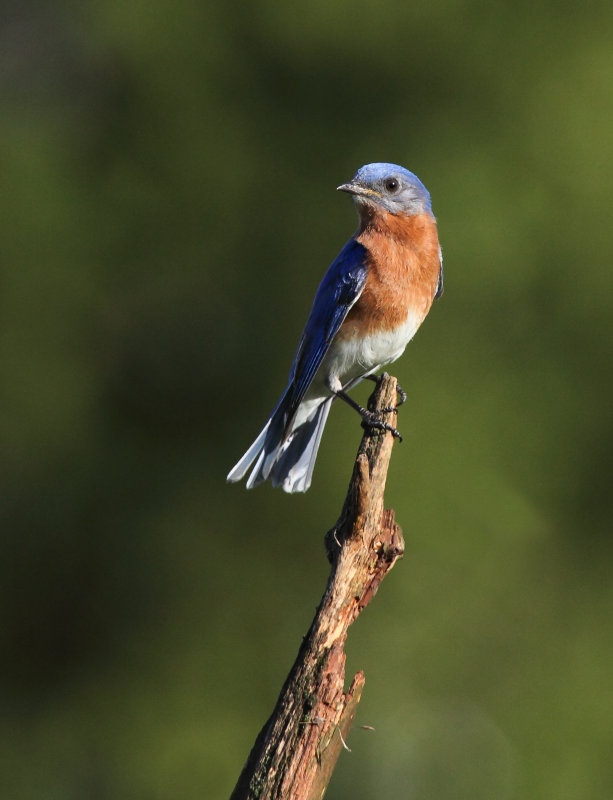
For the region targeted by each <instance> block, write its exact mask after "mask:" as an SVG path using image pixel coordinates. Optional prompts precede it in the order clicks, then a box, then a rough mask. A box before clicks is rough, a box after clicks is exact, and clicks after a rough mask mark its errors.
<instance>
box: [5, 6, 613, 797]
mask: <svg viewBox="0 0 613 800" xmlns="http://www.w3.org/2000/svg"><path fill="white" fill-rule="evenodd" d="M3 17H4V23H3V26H2V29H1V31H0V37H1V44H2V46H1V47H0V62H1V63H2V67H3V68H2V70H1V71H0V93H1V96H2V108H3V113H2V115H1V117H0V162H1V164H2V176H3V180H2V185H3V192H2V193H1V194H0V241H1V242H2V245H1V247H2V253H3V257H2V272H1V277H0V281H1V282H0V307H1V316H0V325H1V329H2V335H1V337H0V387H1V388H0V397H1V398H2V400H1V405H0V407H1V409H2V413H1V414H0V439H1V443H2V446H1V451H0V481H1V487H0V525H1V537H2V556H1V558H0V586H1V592H2V597H1V598H0V600H1V602H0V609H1V618H0V622H1V624H0V647H1V652H2V672H3V681H2V695H1V696H2V709H3V711H2V715H1V716H0V736H1V738H2V753H3V759H2V762H3V763H2V769H0V794H1V796H2V797H6V798H9V797H10V798H11V800H34V799H36V800H38V798H41V799H42V798H48V797H57V798H65V799H66V800H72V798H74V799H75V800H77V798H78V800H82V798H92V800H106V798H109V799H110V798H112V799H113V800H119V799H120V798H159V799H160V800H161V799H162V798H169V797H181V798H183V799H184V800H190V799H191V798H194V800H195V799H196V798H217V797H219V798H223V797H226V796H227V795H228V794H229V792H230V790H231V788H232V786H233V785H234V781H235V779H236V777H237V775H238V772H239V770H240V767H241V765H242V763H243V761H244V759H245V757H246V755H247V752H248V750H249V747H250V746H251V743H252V741H253V739H254V737H255V735H256V733H257V731H258V730H259V727H260V726H261V724H262V723H263V721H264V720H265V718H266V716H267V714H268V713H269V712H270V710H271V708H272V705H273V703H274V700H275V698H276V695H277V692H278V691H279V689H280V686H281V683H282V680H283V678H284V676H285V674H286V671H287V669H288V667H289V665H290V664H291V662H292V660H293V658H294V655H295V652H296V650H297V647H298V644H299V642H300V637H301V636H302V634H303V633H304V632H305V631H306V628H307V626H308V623H309V621H310V618H311V616H312V612H313V609H314V606H315V604H316V603H317V601H318V599H319V596H320V593H321V590H322V589H323V585H324V581H325V577H326V573H327V570H326V563H325V559H324V555H323V546H322V536H323V534H324V532H325V530H326V529H327V528H328V527H329V526H330V525H331V524H332V522H333V521H334V520H335V518H336V514H337V513H338V511H339V509H340V505H341V502H342V499H343V496H344V492H345V489H346V484H347V481H348V477H349V473H350V469H351V464H352V459H353V455H354V452H355V449H356V447H357V443H358V441H359V437H360V429H359V425H358V424H357V422H356V418H355V416H354V415H353V414H352V412H351V411H350V410H349V409H345V408H335V409H334V410H333V413H332V415H331V419H330V423H329V426H328V430H327V431H326V434H325V437H324V443H323V446H322V450H321V453H320V458H319V461H318V465H317V469H316V473H315V479H314V484H313V487H312V489H311V490H310V491H309V492H308V493H307V494H306V495H305V496H297V497H286V496H285V495H283V494H282V493H280V492H275V491H273V490H271V489H270V488H269V487H263V488H260V489H258V490H257V491H255V492H251V493H247V492H246V491H245V490H244V489H243V488H242V487H237V486H226V485H225V482H224V478H225V474H226V472H227V470H228V469H229V467H230V466H231V465H232V464H233V462H234V461H235V460H236V458H237V457H238V456H239V455H240V454H241V453H242V451H243V450H244V449H245V448H246V446H247V445H248V444H249V442H250V441H251V439H252V437H253V436H255V434H256V433H257V431H258V430H259V426H261V425H262V424H263V422H264V420H265V418H266V415H267V413H268V412H269V410H270V409H271V407H272V405H273V404H274V402H275V401H276V399H277V395H278V394H279V392H280V390H281V388H282V387H283V385H284V381H285V377H286V374H287V370H288V367H289V363H290V360H291V357H292V355H293V350H294V346H295V344H296V342H297V339H298V336H299V333H300V330H301V328H302V325H303V323H304V320H305V318H306V315H307V313H308V309H309V306H310V301H311V298H312V295H313V292H314V289H315V287H316V285H317V283H318V281H319V279H320V277H321V275H322V274H323V271H324V270H325V268H326V266H327V265H328V264H329V262H330V261H331V260H332V258H333V257H334V255H335V254H336V252H337V251H338V249H340V247H341V246H342V244H343V243H344V241H345V240H346V238H347V237H348V236H349V235H350V233H351V231H352V230H353V228H354V226H355V216H354V212H353V210H352V208H351V206H350V203H349V201H348V200H347V198H346V197H344V196H343V197H341V196H340V195H336V194H335V192H334V187H335V186H336V185H337V184H339V183H341V182H343V181H345V180H347V179H348V178H349V177H350V176H351V175H352V173H353V172H354V170H355V169H356V168H357V167H358V166H360V165H361V164H363V163H366V162H368V161H378V160H386V161H395V162H398V163H401V164H404V165H406V166H408V167H409V168H411V169H413V170H414V171H415V172H417V174H419V175H420V177H421V178H422V179H423V180H424V182H425V183H426V185H427V186H428V187H429V189H430V191H431V193H432V196H433V203H434V209H435V212H436V213H437V216H438V218H439V225H440V232H441V239H442V242H443V247H444V252H445V259H446V293H445V295H444V298H443V299H442V300H441V301H440V303H437V304H436V306H435V308H434V309H433V312H432V314H431V316H430V318H429V319H428V320H427V322H426V324H425V325H424V328H423V329H422V331H420V333H419V335H418V336H417V338H416V340H415V342H413V343H412V344H411V345H410V347H409V349H408V351H407V353H406V354H405V357H404V358H403V359H402V361H400V362H399V363H398V364H397V365H396V366H395V367H394V373H395V374H397V376H398V378H399V380H400V382H401V384H402V385H404V387H405V388H406V389H407V391H408V394H409V401H408V403H407V405H406V406H405V408H404V409H403V412H402V416H401V419H400V427H401V428H402V430H403V433H404V434H405V441H404V443H403V444H402V445H401V446H399V447H398V448H397V449H396V452H395V454H394V457H393V460H392V468H391V472H390V478H389V486H388V502H389V504H390V505H393V506H394V507H395V509H396V512H397V516H398V519H399V521H400V523H401V524H402V525H403V527H404V530H405V535H406V539H407V555H406V558H405V560H404V562H402V563H400V564H399V565H398V566H397V567H396V569H395V570H394V572H393V573H392V575H391V576H390V577H389V578H388V579H387V580H386V583H385V585H384V587H383V590H382V591H381V593H380V594H379V595H378V597H377V599H376V602H375V603H374V604H373V606H372V607H371V608H369V609H368V610H367V612H366V613H365V614H364V616H363V618H361V619H360V620H359V622H358V623H357V624H356V626H355V629H354V630H352V632H351V635H350V642H349V651H350V652H349V669H350V670H356V669H359V668H364V669H365V670H366V676H367V685H366V690H365V695H364V699H363V701H362V704H361V708H360V711H359V715H358V721H357V725H359V724H369V725H372V726H374V727H375V728H376V731H375V732H374V733H373V732H367V731H364V730H360V729H359V727H357V726H356V728H355V730H354V731H353V732H352V734H351V737H350V741H349V744H350V746H351V747H352V750H353V752H352V753H351V754H349V753H343V755H342V757H341V761H340V763H339V767H338V769H337V772H336V774H335V776H334V778H333V781H332V784H331V786H330V790H329V797H330V798H331V800H334V798H341V797H349V796H350V797H352V798H355V799H356V800H362V799H363V800H366V798H373V797H377V798H400V797H403V798H404V797H407V798H412V800H434V799H435V798H436V800H446V798H449V799H450V800H462V799H463V798H467V799H468V798H470V799H471V800H479V798H484V800H485V798H488V799H490V798H497V799H498V798H500V799H502V800H505V799H506V798H509V799H510V798H513V799H515V798H517V799H519V798H522V800H523V799H524V798H525V799H526V800H549V798H552V797H555V798H557V799H558V800H565V799H566V798H568V800H600V799H602V800H605V799H606V800H608V798H610V797H611V796H613V768H612V766H611V757H610V752H611V748H612V747H613V734H612V733H611V722H610V720H611V714H612V711H613V682H612V680H611V664H612V663H613V637H612V634H611V629H612V626H611V619H612V617H613V586H612V584H611V580H610V574H611V568H610V565H611V557H612V555H613V549H612V544H611V538H610V536H611V519H612V492H611V489H610V482H611V474H612V471H613V415H612V413H611V389H612V383H613V381H612V375H611V365H612V363H613V316H612V313H611V297H612V295H613V279H612V269H611V263H612V261H613V226H612V225H611V222H610V219H609V217H610V214H611V207H612V205H613V189H612V187H613V158H612V155H613V154H612V145H611V141H612V136H611V131H613V48H611V37H612V34H613V29H612V27H613V26H612V22H613V19H612V18H613V9H612V7H611V4H610V2H604V1H603V2H597V1H596V0H592V1H590V2H587V3H583V4H580V5H577V4H566V3H562V2H546V1H544V2H540V3H537V4H534V3H527V2H521V1H520V2H510V0H499V2H492V3H487V4H484V3H477V2H470V1H469V2H464V3H455V2H452V0H440V1H439V2H430V3H406V2H400V1H399V0H382V2H380V3H376V4H375V3H367V2H360V0H358V1H357V2H356V0H352V2H348V0H326V2H322V1H321V0H318V1H317V2H313V3H309V4H306V3H300V4H298V5H296V4H292V3H274V2H270V0H261V1H260V2H246V3H243V4H240V5H239V6H233V5H232V4H227V3H220V2H205V3H199V2H194V0H173V1H172V2H170V0H153V2H149V3H144V2H139V0H134V1H133V2H129V3H125V2H118V0H90V2H87V3H69V2H58V3H54V4H46V3H43V2H37V0H20V2H19V3H17V2H10V0H9V2H6V3H5V4H4V7H3ZM356 393H357V395H358V396H359V397H362V398H363V397H364V396H365V390H357V392H356Z"/></svg>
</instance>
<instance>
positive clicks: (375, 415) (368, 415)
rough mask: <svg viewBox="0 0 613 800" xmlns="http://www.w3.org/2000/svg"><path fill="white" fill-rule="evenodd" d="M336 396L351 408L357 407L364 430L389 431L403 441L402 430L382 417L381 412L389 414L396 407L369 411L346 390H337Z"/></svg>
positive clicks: (395, 437)
mask: <svg viewBox="0 0 613 800" xmlns="http://www.w3.org/2000/svg"><path fill="white" fill-rule="evenodd" d="M336 396H337V397H340V399H341V400H344V401H345V402H346V403H347V404H348V405H350V406H351V408H353V409H355V410H356V411H357V412H358V414H359V415H360V416H361V417H362V427H363V428H364V430H372V429H376V430H381V431H389V432H390V433H391V434H392V436H393V437H394V439H398V441H399V442H401V441H402V436H401V434H400V431H399V430H397V429H396V428H394V426H393V425H390V424H389V422H385V421H384V420H383V419H382V418H381V414H386V413H387V414H389V413H390V412H392V411H395V410H396V409H395V408H382V409H380V410H378V411H369V410H368V409H367V408H363V407H362V406H361V405H360V404H359V403H356V401H355V400H354V399H353V398H351V397H349V395H348V394H345V392H342V391H338V392H336Z"/></svg>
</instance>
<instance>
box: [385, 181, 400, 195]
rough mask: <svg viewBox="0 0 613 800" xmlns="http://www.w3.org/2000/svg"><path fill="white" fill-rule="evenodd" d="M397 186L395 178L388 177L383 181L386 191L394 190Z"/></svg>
mask: <svg viewBox="0 0 613 800" xmlns="http://www.w3.org/2000/svg"><path fill="white" fill-rule="evenodd" d="M398 186H399V184H398V181H397V180H396V178H388V179H387V180H386V181H385V188H386V189H387V191H388V192H395V191H396V190H397V189H398Z"/></svg>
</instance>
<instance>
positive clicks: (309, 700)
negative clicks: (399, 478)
mask: <svg viewBox="0 0 613 800" xmlns="http://www.w3.org/2000/svg"><path fill="white" fill-rule="evenodd" d="M395 405H396V379H395V378H392V377H389V376H384V378H383V380H382V381H380V383H379V384H378V385H377V388H376V389H375V391H374V393H373V395H372V396H371V398H370V400H369V408H370V409H371V410H376V411H380V410H381V409H386V408H389V407H391V406H395ZM383 418H384V419H386V421H388V422H389V423H391V424H392V425H394V424H395V422H396V412H395V411H386V412H384V413H383ZM392 447H393V437H392V434H391V433H389V432H382V431H377V430H374V431H373V430H367V431H366V432H365V434H364V436H363V438H362V442H361V444H360V448H359V450H358V455H357V458H356V462H355V466H354V469H353V476H352V478H351V483H350V484H349V491H348V493H347V498H346V500H345V503H344V506H343V510H342V512H341V515H340V517H339V519H338V521H337V523H336V525H335V526H334V528H332V530H330V531H328V533H327V534H326V549H327V553H328V558H329V560H330V562H331V565H332V568H331V571H330V576H329V578H328V584H327V586H326V591H325V592H324V595H323V597H322V600H321V603H320V604H319V607H318V609H317V612H316V614H315V619H314V620H313V622H312V624H311V627H310V629H309V632H308V633H307V635H306V636H305V638H304V640H303V642H302V646H301V647H300V651H299V653H298V656H297V658H296V661H295V663H294V666H293V667H292V669H291V672H290V674H289V675H288V677H287V680H286V681H285V685H284V686H283V689H282V690H281V694H280V696H279V699H278V701H277V704H276V706H275V709H274V711H273V713H272V715H271V717H270V719H269V720H268V722H267V723H266V724H265V725H264V727H263V728H262V730H261V731H260V734H259V735H258V737H257V739H256V741H255V744H254V746H253V749H252V750H251V753H250V755H249V758H248V759H247V763H246V764H245V766H244V768H243V771H242V773H241V775H240V777H239V779H238V783H237V784H236V787H235V789H234V791H233V792H232V796H231V798H230V800H320V798H321V797H323V795H324V792H325V790H326V787H327V785H328V783H329V781H330V778H331V776H332V771H333V770H334V767H335V765H336V760H337V758H338V756H339V753H340V751H341V749H342V748H343V746H346V745H345V740H346V738H347V733H348V731H349V728H350V726H351V723H352V722H353V718H354V715H355V712H356V707H357V704H358V703H359V701H360V696H361V693H362V689H363V687H364V674H363V673H362V672H358V673H357V675H356V676H355V677H354V678H353V681H352V682H351V686H350V687H349V690H348V691H347V692H345V691H344V686H345V658H346V657H345V652H344V645H345V639H346V638H347V630H348V628H349V626H350V625H351V623H352V622H353V621H354V620H355V619H356V618H357V616H358V614H359V613H360V612H361V611H362V609H363V608H364V607H365V606H366V605H368V603H369V602H370V601H371V600H372V598H373V596H374V595H375V593H376V591H377V589H378V588H379V584H380V583H381V581H382V580H383V578H384V577H385V575H386V574H387V573H388V572H389V570H390V569H391V568H392V567H393V566H394V563H395V561H396V559H397V558H399V557H400V556H402V553H403V551H404V541H403V538H402V532H401V530H400V528H399V527H398V526H397V525H396V523H395V521H394V512H393V511H391V510H390V511H386V510H385V509H384V506H383V493H384V490H385V481H386V478H387V470H388V466H389V460H390V456H391V453H392Z"/></svg>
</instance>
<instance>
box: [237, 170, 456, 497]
mask: <svg viewBox="0 0 613 800" xmlns="http://www.w3.org/2000/svg"><path fill="white" fill-rule="evenodd" d="M338 189H339V190H340V191H342V192H348V193H349V194H351V195H352V197H353V200H354V202H355V205H356V207H357V211H358V214H359V217H360V224H359V227H358V230H357V231H356V233H355V234H354V236H353V237H352V238H351V239H349V241H348V242H347V244H346V245H345V246H344V248H343V249H342V250H341V252H340V253H339V255H338V257H337V258H336V260H335V261H334V262H333V264H332V266H331V267H330V268H329V269H328V271H327V272H326V274H325V275H324V278H323V280H322V282H321V284H320V286H319V289H318V290H317V294H316V295H315V300H314V302H313V307H312V308H311V313H310V315H309V318H308V320H307V323H306V327H305V329H304V332H303V334H302V337H301V339H300V342H299V344H298V350H297V351H296V355H295V356H294V362H293V364H292V368H291V371H290V374H289V382H288V384H287V387H286V389H285V391H284V392H283V395H282V396H281V399H280V400H279V402H278V403H277V405H276V406H275V409H274V410H273V412H272V414H271V415H270V418H269V420H268V422H267V423H266V425H265V426H264V428H263V430H262V431H261V433H260V435H259V436H258V437H257V439H256V440H255V442H254V443H253V444H252V445H251V447H250V448H249V449H248V450H247V452H246V453H245V455H244V456H243V457H242V458H241V459H240V461H239V462H238V463H237V464H236V466H235V467H233V469H232V470H231V471H230V473H229V474H228V481H239V480H241V479H242V478H243V477H244V476H245V474H246V473H247V471H248V470H249V468H250V467H251V465H252V464H253V462H254V461H255V464H254V466H253V469H252V470H251V474H250V475H249V478H248V479H247V488H248V489H251V488H253V487H254V486H257V485H258V484H259V483H261V482H262V481H265V480H270V481H271V483H272V485H273V486H281V487H282V488H283V489H284V491H286V492H306V490H307V489H308V488H309V486H310V485H311V476H312V474H313V467H314V466H315V458H316V456H317V450H318V448H319V443H320V440H321V435H322V433H323V429H324V425H325V424H326V419H327V417H328V413H329V411H330V406H331V405H332V401H333V400H334V399H335V398H336V397H340V398H341V399H342V400H345V401H346V402H347V403H349V405H351V406H352V407H353V408H355V409H356V410H357V411H359V412H360V414H361V415H362V419H363V421H364V424H365V425H366V426H370V427H380V428H386V429H388V430H392V431H393V432H394V433H395V434H397V431H394V430H393V429H392V428H391V426H389V425H387V424H385V423H382V422H380V421H377V420H376V419H373V417H374V416H375V415H373V414H372V413H371V412H368V411H365V409H363V408H361V406H359V405H358V404H357V403H356V402H355V401H354V400H352V399H351V398H350V397H349V396H348V395H346V394H345V392H346V391H347V390H348V389H351V388H352V387H353V386H355V385H356V384H357V383H359V382H360V381H361V380H362V379H363V378H367V377H370V376H372V375H373V373H375V372H377V371H378V370H379V369H380V368H381V367H382V366H383V365H384V364H389V363H390V362H392V361H395V360H396V359H397V358H398V357H399V356H401V355H402V353H403V352H404V349H405V347H406V346H407V344H408V343H409V341H410V340H411V339H412V338H413V336H414V334H415V332H416V331H417V329H418V328H419V326H420V325H421V323H422V322H423V320H424V318H425V316H426V314H427V313H428V311H429V310H430V306H431V305H432V301H433V300H434V299H435V298H437V297H440V296H441V294H442V293H443V259H442V254H441V249H440V246H439V242H438V233H437V228H436V219H435V218H434V215H433V213H432V206H431V204H430V195H429V193H428V190H427V189H426V187H425V186H424V185H423V183H422V182H421V181H420V180H419V178H418V177H417V176H416V175H414V174H413V173H412V172H409V171H408V170H406V169H404V167H399V166H397V165H396V164H367V165H366V166H364V167H361V169H359V170H358V171H357V172H356V174H355V175H354V177H353V178H352V180H351V181H350V182H349V183H344V184H342V186H339V187H338Z"/></svg>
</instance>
